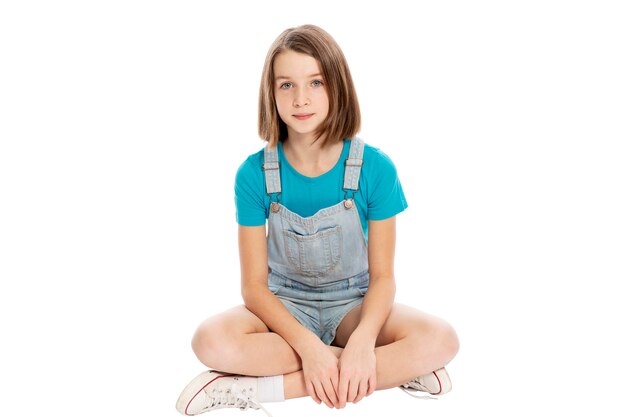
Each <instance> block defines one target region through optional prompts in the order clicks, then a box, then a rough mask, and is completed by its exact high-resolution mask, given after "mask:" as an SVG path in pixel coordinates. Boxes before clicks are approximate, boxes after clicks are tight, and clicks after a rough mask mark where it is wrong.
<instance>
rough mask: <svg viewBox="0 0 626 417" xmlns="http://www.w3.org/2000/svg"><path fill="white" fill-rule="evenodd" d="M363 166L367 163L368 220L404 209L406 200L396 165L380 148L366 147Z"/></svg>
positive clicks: (406, 205)
mask: <svg viewBox="0 0 626 417" xmlns="http://www.w3.org/2000/svg"><path fill="white" fill-rule="evenodd" d="M366 150H368V151H369V152H368V153H369V154H370V155H367V154H365V155H364V164H363V168H364V169H365V168H366V166H367V165H369V167H367V170H366V172H367V212H368V215H367V217H368V219H370V220H384V219H388V218H390V217H393V216H395V215H396V214H398V213H400V212H402V211H404V210H405V209H406V208H407V207H408V204H407V201H406V198H405V196H404V191H403V190H402V184H401V183H400V179H399V178H398V172H397V170H396V166H395V165H394V163H393V162H392V160H391V159H390V158H389V157H388V156H387V155H386V154H385V153H383V152H382V151H381V150H379V149H376V148H373V147H367V148H366ZM368 156H369V158H368Z"/></svg>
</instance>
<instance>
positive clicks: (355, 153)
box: [343, 138, 365, 194]
mask: <svg viewBox="0 0 626 417" xmlns="http://www.w3.org/2000/svg"><path fill="white" fill-rule="evenodd" d="M364 147H365V143H364V142H363V140H362V139H360V138H353V139H352V140H350V154H349V155H348V159H346V162H345V165H346V168H345V171H344V174H343V189H344V191H346V192H347V191H352V192H353V193H352V194H354V192H355V191H357V190H358V189H359V176H360V175H361V166H362V165H363V148H364Z"/></svg>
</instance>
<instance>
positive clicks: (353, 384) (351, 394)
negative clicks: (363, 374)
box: [348, 379, 359, 403]
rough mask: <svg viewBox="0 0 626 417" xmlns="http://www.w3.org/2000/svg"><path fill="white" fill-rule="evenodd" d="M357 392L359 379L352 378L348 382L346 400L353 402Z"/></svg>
mask: <svg viewBox="0 0 626 417" xmlns="http://www.w3.org/2000/svg"><path fill="white" fill-rule="evenodd" d="M358 393H359V381H358V380H357V379H352V380H351V381H350V383H349V388H348V402H351V403H353V402H354V399H355V398H356V396H357V394H358Z"/></svg>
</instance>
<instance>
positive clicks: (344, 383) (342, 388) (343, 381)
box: [337, 376, 349, 408]
mask: <svg viewBox="0 0 626 417" xmlns="http://www.w3.org/2000/svg"><path fill="white" fill-rule="evenodd" d="M348 385H349V379H348V378H345V377H342V376H339V388H338V389H337V396H338V400H339V408H343V407H345V406H346V402H347V401H348Z"/></svg>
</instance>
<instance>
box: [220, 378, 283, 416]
mask: <svg viewBox="0 0 626 417" xmlns="http://www.w3.org/2000/svg"><path fill="white" fill-rule="evenodd" d="M211 397H212V398H211V404H210V407H209V408H214V407H217V406H220V405H221V406H231V407H237V408H239V409H240V410H247V409H248V408H252V409H253V410H262V411H263V412H264V413H265V414H266V415H267V417H273V416H272V415H271V414H270V413H269V412H268V411H267V410H266V409H265V407H263V406H262V405H261V403H259V402H258V401H257V400H255V399H254V398H252V392H250V391H249V390H246V389H245V388H242V387H241V386H240V385H239V384H237V382H233V384H232V385H231V386H230V387H229V388H227V389H222V390H217V392H214V393H213V395H212V396H211Z"/></svg>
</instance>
